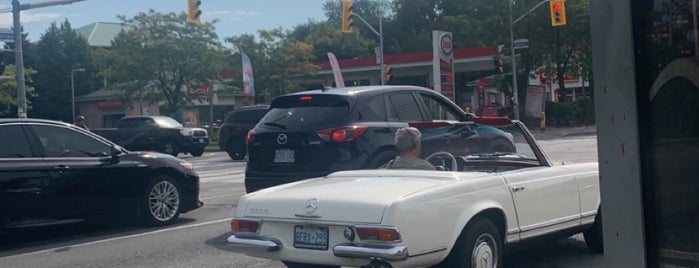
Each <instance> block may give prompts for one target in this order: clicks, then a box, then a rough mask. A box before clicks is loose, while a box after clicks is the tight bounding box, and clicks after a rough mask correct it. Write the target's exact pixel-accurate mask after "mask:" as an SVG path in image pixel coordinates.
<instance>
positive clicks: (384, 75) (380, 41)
mask: <svg viewBox="0 0 699 268" xmlns="http://www.w3.org/2000/svg"><path fill="white" fill-rule="evenodd" d="M381 21H383V19H381V17H379V46H380V47H381V48H380V50H381V55H380V57H379V61H380V63H381V85H385V84H386V69H384V68H385V67H384V66H385V63H384V61H383V23H382V22H381Z"/></svg>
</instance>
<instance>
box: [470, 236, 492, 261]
mask: <svg viewBox="0 0 699 268" xmlns="http://www.w3.org/2000/svg"><path fill="white" fill-rule="evenodd" d="M497 256H498V248H497V244H495V239H494V238H493V236H491V235H490V234H481V236H479V237H478V239H476V243H475V245H474V247H473V252H472V253H471V267H477V268H496V267H498V258H497Z"/></svg>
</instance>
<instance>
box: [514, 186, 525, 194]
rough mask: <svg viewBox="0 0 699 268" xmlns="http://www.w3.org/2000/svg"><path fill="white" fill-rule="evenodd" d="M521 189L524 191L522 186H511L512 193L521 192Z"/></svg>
mask: <svg viewBox="0 0 699 268" xmlns="http://www.w3.org/2000/svg"><path fill="white" fill-rule="evenodd" d="M521 191H524V187H512V192H513V193H516V192H521Z"/></svg>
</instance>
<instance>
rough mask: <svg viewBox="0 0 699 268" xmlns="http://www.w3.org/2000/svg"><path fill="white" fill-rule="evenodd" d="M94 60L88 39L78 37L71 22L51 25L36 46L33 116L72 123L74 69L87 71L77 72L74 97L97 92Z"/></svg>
mask: <svg viewBox="0 0 699 268" xmlns="http://www.w3.org/2000/svg"><path fill="white" fill-rule="evenodd" d="M92 57H93V54H92V52H91V49H90V47H89V45H88V43H87V40H86V39H85V38H84V37H82V36H80V35H78V34H77V32H76V31H75V30H74V29H73V28H72V27H71V25H70V23H69V22H68V20H66V21H64V22H63V23H61V25H60V26H57V25H56V23H55V22H54V23H52V24H51V26H50V27H49V29H47V30H46V32H45V33H43V34H42V35H41V38H40V40H39V42H38V43H37V44H36V49H35V56H34V61H35V63H34V68H35V69H36V71H37V74H36V76H35V79H34V83H33V86H34V87H35V88H36V94H37V95H36V96H35V97H34V99H33V100H32V101H33V102H34V109H33V110H32V111H30V116H31V117H38V118H47V119H56V120H63V121H67V122H72V121H73V118H72V109H71V107H72V99H71V84H70V73H71V69H73V68H83V69H85V72H77V73H75V96H80V95H84V94H87V93H89V92H91V91H94V90H95V89H96V88H97V87H98V85H99V83H98V81H99V79H97V78H96V74H97V70H96V69H95V67H94V66H93V58H92ZM76 109H77V108H76Z"/></svg>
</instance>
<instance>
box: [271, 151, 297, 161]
mask: <svg viewBox="0 0 699 268" xmlns="http://www.w3.org/2000/svg"><path fill="white" fill-rule="evenodd" d="M293 162H294V150H289V149H280V150H276V151H275V152H274V163H293Z"/></svg>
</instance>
